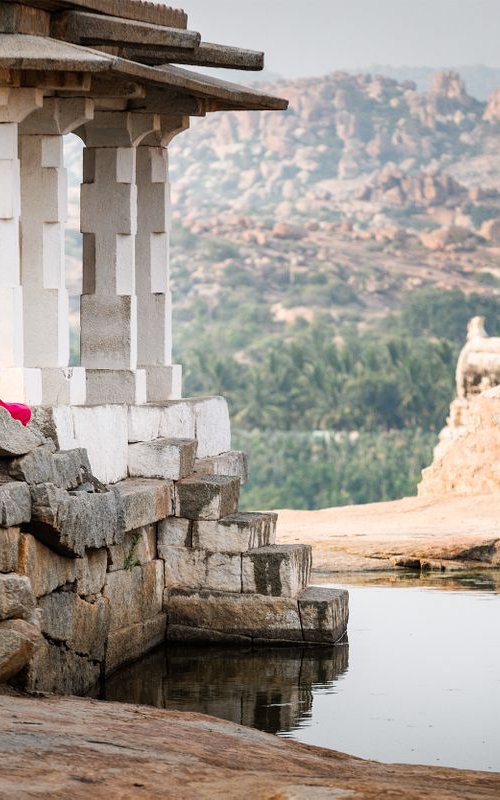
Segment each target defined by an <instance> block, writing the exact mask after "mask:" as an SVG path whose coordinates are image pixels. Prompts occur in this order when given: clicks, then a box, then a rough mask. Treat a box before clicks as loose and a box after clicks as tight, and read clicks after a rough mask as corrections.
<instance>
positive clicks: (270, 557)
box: [242, 544, 312, 597]
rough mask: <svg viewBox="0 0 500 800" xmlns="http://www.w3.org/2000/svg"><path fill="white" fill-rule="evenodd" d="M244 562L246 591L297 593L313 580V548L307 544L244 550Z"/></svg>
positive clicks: (243, 586)
mask: <svg viewBox="0 0 500 800" xmlns="http://www.w3.org/2000/svg"><path fill="white" fill-rule="evenodd" d="M242 564H243V573H242V588H243V592H246V593H256V594H263V595H268V596H270V597H297V595H298V594H299V592H302V591H303V590H304V589H305V588H306V586H307V584H308V583H309V579H310V576H311V568H312V548H311V547H310V546H308V545H304V544H288V545H287V544H283V545H270V546H269V547H261V548H259V549H255V550H250V551H249V552H248V553H244V554H243V559H242Z"/></svg>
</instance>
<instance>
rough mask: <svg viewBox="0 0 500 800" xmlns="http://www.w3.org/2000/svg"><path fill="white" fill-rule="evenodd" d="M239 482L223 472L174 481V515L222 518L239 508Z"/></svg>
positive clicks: (195, 518) (208, 518)
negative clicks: (221, 473) (222, 473)
mask: <svg viewBox="0 0 500 800" xmlns="http://www.w3.org/2000/svg"><path fill="white" fill-rule="evenodd" d="M239 498H240V482H239V479H238V478H228V477H226V476H223V475H197V476H193V477H191V478H185V479H184V480H180V481H178V482H177V483H176V484H175V516H176V517H183V518H184V519H192V520H198V519H202V520H219V519H222V518H223V517H227V516H229V515H230V514H234V513H235V512H236V511H237V510H238V501H239Z"/></svg>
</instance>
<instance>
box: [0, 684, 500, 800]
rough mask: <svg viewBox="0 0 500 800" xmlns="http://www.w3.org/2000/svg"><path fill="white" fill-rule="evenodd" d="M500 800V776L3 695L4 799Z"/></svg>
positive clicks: (71, 702)
mask: <svg viewBox="0 0 500 800" xmlns="http://www.w3.org/2000/svg"><path fill="white" fill-rule="evenodd" d="M27 765H29V768H27ZM499 796H500V775H499V774H492V773H481V772H470V771H461V770H454V769H443V768H436V767H418V766H407V765H403V764H401V765H399V764H398V765H386V764H380V763H377V762H370V761H362V760H361V759H357V758H353V757H352V756H347V755H343V754H340V753H336V752H334V751H331V750H325V749H322V748H318V747H309V746H307V745H303V744H299V743H295V742H291V741H288V740H285V739H281V738H278V737H275V736H272V735H270V734H266V733H261V732H260V731H256V730H252V729H250V728H244V727H242V726H241V725H235V724H233V723H230V722H225V721H222V720H218V719H215V718H213V717H207V716H203V715H201V714H183V713H181V712H172V711H162V710H159V709H153V708H147V707H145V706H129V705H124V704H121V703H102V702H99V701H97V700H80V699H76V698H58V697H47V698H43V699H41V698H31V697H19V696H13V695H11V696H9V695H4V696H2V695H0V797H2V798H6V799H8V800H10V799H11V798H12V799H13V798H16V800H24V799H25V798H26V799H27V798H31V797H51V798H66V797H71V798H73V800H88V798H89V797H92V798H93V800H101V798H102V799H103V800H110V798H120V799H121V800H122V799H123V798H131V799H132V798H134V800H135V799H136V798H140V797H144V798H148V799H152V800H156V798H162V799H163V800H164V799H165V798H175V800H219V798H221V797H228V798H232V799H234V800H238V798H244V800H327V798H328V799H329V798H347V799H349V798H352V800H375V799H376V798H382V797H394V798H410V800H417V798H423V797H425V798H426V799H428V800H445V799H447V798H455V797H460V798H461V800H480V799H481V800H496V798H498V797H499Z"/></svg>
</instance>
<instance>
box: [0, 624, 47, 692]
mask: <svg viewBox="0 0 500 800" xmlns="http://www.w3.org/2000/svg"><path fill="white" fill-rule="evenodd" d="M39 640H40V630H39V629H38V628H37V627H36V626H35V625H31V624H30V623H29V622H25V621H24V620H22V619H9V620H6V621H5V622H0V684H2V683H6V682H7V681H10V679H11V678H13V677H14V676H15V675H17V673H18V672H20V671H21V670H22V669H23V667H25V666H26V664H27V663H28V662H29V661H30V660H31V659H32V658H33V655H34V652H35V647H36V645H37V643H38V641H39Z"/></svg>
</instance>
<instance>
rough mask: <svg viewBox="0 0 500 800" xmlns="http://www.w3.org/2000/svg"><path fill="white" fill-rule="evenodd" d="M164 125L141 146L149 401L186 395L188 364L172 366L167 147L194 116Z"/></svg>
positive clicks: (142, 329) (141, 304)
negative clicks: (185, 369)
mask: <svg viewBox="0 0 500 800" xmlns="http://www.w3.org/2000/svg"><path fill="white" fill-rule="evenodd" d="M161 123H162V124H161V130H160V132H158V133H157V134H154V135H151V136H148V137H147V139H145V140H144V142H143V143H142V144H141V146H140V147H138V148H137V192H138V215H137V219H138V226H137V235H136V251H135V252H136V286H137V303H138V311H137V313H138V363H139V366H140V367H141V368H142V369H143V370H144V371H145V372H146V384H147V400H148V402H161V401H163V400H171V399H178V398H180V397H181V396H182V367H181V366H180V365H178V364H172V295H171V291H170V266H169V246H170V224H171V209H170V185H169V181H168V150H167V145H168V143H169V142H170V141H171V139H172V138H173V137H174V136H175V135H176V134H177V133H180V132H181V131H183V130H186V128H187V127H188V125H189V118H187V117H186V118H182V117H179V118H175V117H174V118H172V117H168V118H162V120H161Z"/></svg>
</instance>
